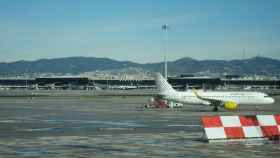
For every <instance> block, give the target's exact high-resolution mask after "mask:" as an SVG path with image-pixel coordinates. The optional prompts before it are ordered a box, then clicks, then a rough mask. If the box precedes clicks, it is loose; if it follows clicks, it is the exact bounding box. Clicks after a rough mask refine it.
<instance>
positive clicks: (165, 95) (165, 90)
mask: <svg viewBox="0 0 280 158" xmlns="http://www.w3.org/2000/svg"><path fill="white" fill-rule="evenodd" d="M155 81H156V87H157V89H158V90H159V94H158V95H157V97H155V98H154V100H155V101H156V102H159V104H160V105H162V104H164V103H165V104H167V105H168V104H169V103H172V104H171V105H174V103H177V104H175V105H178V106H182V105H183V104H191V105H208V106H213V111H218V108H219V107H222V108H224V109H226V110H236V109H237V108H238V106H239V105H242V104H246V105H265V104H273V103H274V99H273V98H272V97H269V96H268V95H267V94H265V93H261V92H236V91H227V92H218V91H195V90H193V91H190V90H188V91H182V92H181V91H176V90H175V89H173V87H172V86H171V85H170V84H169V83H168V82H167V80H166V79H165V78H163V76H162V75H161V74H159V73H157V74H156V77H155ZM171 108H172V107H171Z"/></svg>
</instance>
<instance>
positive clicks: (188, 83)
mask: <svg viewBox="0 0 280 158" xmlns="http://www.w3.org/2000/svg"><path fill="white" fill-rule="evenodd" d="M168 82H169V83H170V84H171V85H172V86H173V87H174V88H176V89H182V90H184V89H188V88H196V89H280V80H252V79H250V80H248V79H247V80H244V79H228V78H212V77H170V78H168ZM97 88H98V89H151V88H155V81H154V80H153V79H143V80H120V79H91V78H87V77H43V78H34V79H17V78H9V79H0V89H2V90H4V89H42V90H43V89H46V90H49V89H60V90H63V89H65V90H66V89H68V90H69V89H70V90H91V89H97Z"/></svg>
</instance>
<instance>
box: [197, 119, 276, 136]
mask: <svg viewBox="0 0 280 158" xmlns="http://www.w3.org/2000/svg"><path fill="white" fill-rule="evenodd" d="M201 121H202V125H203V128H204V132H205V135H204V138H205V139H206V140H208V141H211V140H228V139H247V138H266V139H279V136H280V115H251V116H244V115H243V116H242V115H241V116H203V117H202V118H201Z"/></svg>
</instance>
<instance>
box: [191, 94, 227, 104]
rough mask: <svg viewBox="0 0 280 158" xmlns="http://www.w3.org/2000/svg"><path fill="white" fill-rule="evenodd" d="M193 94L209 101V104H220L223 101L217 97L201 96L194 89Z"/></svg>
mask: <svg viewBox="0 0 280 158" xmlns="http://www.w3.org/2000/svg"><path fill="white" fill-rule="evenodd" d="M194 94H195V96H196V97H197V98H198V99H201V100H204V101H206V102H209V103H210V105H212V106H214V105H216V106H217V105H222V104H223V101H222V100H218V99H210V98H206V97H202V96H200V95H198V93H197V91H194Z"/></svg>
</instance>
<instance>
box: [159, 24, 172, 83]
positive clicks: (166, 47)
mask: <svg viewBox="0 0 280 158" xmlns="http://www.w3.org/2000/svg"><path fill="white" fill-rule="evenodd" d="M161 29H162V31H163V33H164V77H165V79H166V80H167V77H168V74H167V53H168V30H169V29H170V27H169V26H168V25H167V24H164V25H162V27H161Z"/></svg>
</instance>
